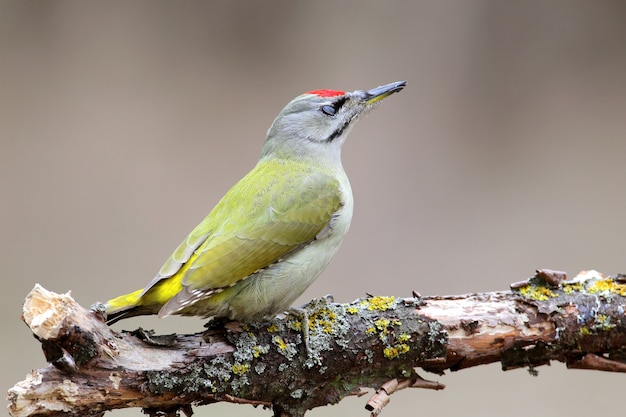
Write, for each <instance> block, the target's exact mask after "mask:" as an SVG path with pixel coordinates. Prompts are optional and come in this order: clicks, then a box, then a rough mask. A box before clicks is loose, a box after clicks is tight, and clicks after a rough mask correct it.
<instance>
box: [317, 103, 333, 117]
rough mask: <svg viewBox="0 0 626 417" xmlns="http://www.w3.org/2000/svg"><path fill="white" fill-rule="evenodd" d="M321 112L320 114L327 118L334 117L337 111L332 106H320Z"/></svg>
mask: <svg viewBox="0 0 626 417" xmlns="http://www.w3.org/2000/svg"><path fill="white" fill-rule="evenodd" d="M320 110H322V113H324V114H325V115H327V116H334V115H335V113H337V109H336V108H335V107H334V106H329V105H326V106H322V108H321V109H320Z"/></svg>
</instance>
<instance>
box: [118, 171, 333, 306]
mask: <svg viewBox="0 0 626 417" xmlns="http://www.w3.org/2000/svg"><path fill="white" fill-rule="evenodd" d="M341 206H342V198H341V190H340V184H339V182H338V181H337V179H336V178H334V177H333V176H332V175H331V174H329V173H326V172H323V171H322V170H320V168H319V167H315V166H313V165H311V164H310V163H305V162H296V161H291V160H281V159H270V160H261V161H260V162H259V163H258V164H257V166H256V167H255V168H254V169H253V170H252V171H250V172H249V173H248V175H246V176H245V177H244V178H242V179H241V180H240V181H239V182H238V183H237V184H236V185H235V186H234V187H233V188H231V189H230V191H228V193H227V194H226V195H225V196H224V197H223V198H222V199H221V200H220V202H219V203H218V204H217V205H216V206H215V208H214V209H213V210H212V211H211V212H210V213H209V215H208V216H207V217H206V218H205V219H204V220H203V221H202V222H201V223H200V224H199V225H198V226H196V228H195V229H194V230H193V231H192V232H191V233H190V234H189V235H188V236H187V238H186V239H185V240H184V241H183V242H182V243H181V244H180V245H179V246H178V248H177V249H176V250H175V251H174V253H173V254H172V255H171V256H170V257H169V259H168V260H167V261H166V262H165V264H164V265H163V267H162V268H161V270H160V271H159V274H158V275H157V276H156V277H155V279H153V280H152V282H150V283H149V284H148V285H147V286H146V288H145V289H144V290H142V291H140V294H138V292H135V293H132V294H129V295H128V296H122V297H118V298H117V299H113V300H111V301H109V302H108V306H109V310H110V312H111V313H114V312H115V311H117V309H122V310H123V309H126V308H128V303H129V301H131V300H129V298H128V297H129V296H131V295H133V294H134V296H135V298H136V301H135V302H134V303H133V304H135V306H137V307H143V308H142V309H140V310H142V311H141V314H146V312H147V311H148V310H149V311H150V312H152V313H153V314H154V313H157V312H159V315H168V314H172V313H175V312H177V311H178V310H179V309H181V308H182V307H184V306H185V305H186V303H189V302H190V301H192V300H193V301H195V300H194V299H195V298H204V297H210V295H211V294H214V293H218V292H220V291H222V290H224V289H226V288H229V287H231V286H234V285H236V284H237V283H238V282H240V281H242V280H244V279H245V278H247V277H249V276H250V275H251V274H253V273H255V272H257V271H258V270H260V269H262V268H266V267H268V266H269V265H272V264H274V263H276V262H278V261H279V260H280V259H281V258H283V257H284V256H286V255H287V254H289V253H290V252H292V251H294V250H296V249H298V248H300V247H302V246H303V245H307V244H309V243H310V242H312V241H313V240H315V238H316V235H318V234H319V233H320V232H322V231H323V230H324V228H326V227H328V226H329V224H330V222H331V219H332V217H333V215H334V214H335V213H337V211H338V210H339V209H340V208H341ZM196 290H198V291H196ZM138 295H140V296H138ZM131 298H132V297H131ZM198 303H202V301H199V302H198ZM163 306H165V307H163ZM198 309H202V307H201V306H195V307H194V308H193V311H194V313H193V314H195V312H196V311H197V310H198Z"/></svg>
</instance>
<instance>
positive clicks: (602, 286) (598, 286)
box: [587, 279, 626, 297]
mask: <svg viewBox="0 0 626 417" xmlns="http://www.w3.org/2000/svg"><path fill="white" fill-rule="evenodd" d="M587 291H589V293H591V294H597V293H599V292H611V293H615V294H619V295H621V296H622V297H626V284H618V283H617V282H615V281H613V280H612V279H601V280H598V281H595V282H593V283H592V284H591V285H589V287H587Z"/></svg>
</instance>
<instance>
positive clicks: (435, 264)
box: [0, 0, 626, 417]
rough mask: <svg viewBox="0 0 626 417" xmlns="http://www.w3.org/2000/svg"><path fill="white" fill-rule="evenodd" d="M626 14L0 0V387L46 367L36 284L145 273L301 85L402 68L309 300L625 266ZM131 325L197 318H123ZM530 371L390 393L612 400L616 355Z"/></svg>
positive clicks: (588, 5) (88, 299)
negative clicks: (27, 299) (35, 309)
mask: <svg viewBox="0 0 626 417" xmlns="http://www.w3.org/2000/svg"><path fill="white" fill-rule="evenodd" d="M624 22H626V3H624V2H620V1H613V2H610V1H596V2H584V1H552V2H543V3H542V2H526V1H518V2H500V1H495V0H494V1H480V0H473V1H470V0H468V1H463V2H461V1H456V2H455V1H441V0H438V1H434V0H433V1H421V2H417V1H416V2H412V3H411V2H402V1H389V0H388V1H384V2H381V1H372V2H336V1H316V2H305V1H278V2H244V1H230V2H158V1H151V2H118V1H111V2H99V3H96V2H65V1H56V2H30V1H10V2H7V1H2V3H1V4H0V83H1V84H0V95H1V97H2V100H0V129H1V130H0V171H1V178H0V187H1V188H0V193H1V194H0V195H1V198H2V205H1V208H0V210H1V213H2V215H1V217H0V228H1V233H0V253H1V255H0V256H1V257H2V258H1V259H0V261H1V262H2V266H3V271H2V274H1V276H2V282H3V284H4V287H3V288H4V292H5V295H6V297H4V302H3V303H2V304H1V306H0V308H1V312H2V315H1V317H2V329H3V334H4V335H5V339H4V340H5V342H4V343H2V344H1V345H0V349H1V353H2V354H1V355H0V356H1V358H2V359H1V360H2V361H3V363H2V375H1V376H0V378H1V380H2V384H1V386H2V389H3V390H5V391H6V389H8V388H9V387H10V386H12V385H13V384H14V383H15V382H17V381H19V380H22V379H23V378H24V376H25V375H26V373H27V372H28V371H29V369H31V368H36V367H42V366H44V365H45V362H44V359H43V355H42V354H41V352H40V349H39V344H38V343H37V342H36V341H35V340H33V339H32V336H31V335H30V333H29V331H28V329H27V328H26V326H24V324H23V323H22V322H21V321H20V319H19V316H20V311H21V305H22V300H23V299H24V296H25V295H26V294H27V293H28V291H29V290H30V289H31V288H32V287H33V285H34V284H35V283H36V282H39V283H41V284H42V285H44V286H45V287H46V288H48V289H50V290H54V291H57V292H64V291H67V290H72V294H73V295H74V297H75V298H76V299H77V300H78V301H79V302H80V303H82V304H83V305H85V306H88V305H90V304H92V303H93V302H95V301H97V300H106V299H108V298H110V297H112V296H115V295H118V294H120V293H122V292H128V291H130V290H134V289H137V288H139V287H142V286H143V285H144V284H145V283H147V282H148V281H149V280H150V279H151V278H152V277H153V275H154V274H155V272H156V271H157V270H158V269H159V268H160V266H161V263H162V262H163V261H164V260H165V258H166V257H167V256H168V255H169V253H170V251H171V250H173V249H174V248H175V246H176V245H177V244H178V243H179V241H180V240H181V239H182V238H183V237H184V236H185V235H186V233H187V232H188V231H189V230H191V228H192V227H193V226H195V225H196V223H197V222H199V221H200V220H201V219H202V218H203V217H204V215H205V214H206V213H207V212H208V211H209V209H210V208H211V207H212V206H213V205H214V204H215V203H216V202H217V200H218V199H219V198H220V197H221V196H222V194H223V193H224V192H225V191H226V190H227V189H228V188H229V187H230V186H231V185H232V184H234V183H235V181H237V180H238V179H239V178H240V177H241V176H243V175H244V174H245V173H246V172H247V171H248V170H249V169H250V168H251V167H252V166H253V165H254V164H255V162H256V159H257V156H258V154H259V151H260V147H261V143H262V141H263V139H264V135H265V132H266V130H267V128H268V127H269V125H270V123H271V122H272V120H273V118H274V116H275V115H276V114H277V113H278V112H279V110H280V109H281V108H282V107H283V106H284V105H285V104H286V103H287V102H288V101H289V100H290V99H291V98H293V97H294V96H296V95H298V94H300V93H302V92H304V91H308V90H311V89H317V88H333V89H346V90H353V89H367V88H372V87H375V86H378V85H380V84H383V83H387V82H391V81H396V80H402V79H406V80H408V82H409V84H408V87H407V88H406V89H405V90H404V91H403V92H402V93H401V94H399V95H396V96H393V97H392V98H390V99H389V100H386V101H385V103H383V104H382V105H381V106H380V107H379V108H378V109H377V110H376V111H375V112H374V113H372V114H371V115H370V116H369V117H368V118H366V119H364V120H362V121H361V122H360V123H359V126H357V127H356V128H355V129H354V131H353V133H352V134H351V137H350V138H349V140H348V143H347V144H346V146H345V148H344V165H345V168H346V171H347V172H348V174H349V175H350V178H351V181H352V185H353V190H354V195H355V204H356V207H355V215H354V220H353V224H352V229H351V231H350V233H349V235H348V237H347V239H346V241H345V242H344V246H343V248H342V250H341V251H340V253H339V255H338V256H337V257H336V258H335V260H334V261H333V263H332V264H331V266H330V267H329V268H328V269H327V270H326V272H325V273H324V274H323V275H322V277H321V278H320V279H319V280H318V281H317V282H316V283H315V284H314V285H313V286H312V287H311V288H310V289H309V290H308V291H307V292H306V293H305V294H304V296H303V297H302V299H301V300H300V301H301V302H302V303H303V302H305V301H307V300H308V299H310V298H313V297H318V296H321V295H324V294H327V293H332V294H334V296H335V299H336V300H337V301H341V302H345V301H351V300H353V299H355V298H357V297H360V296H362V295H363V294H364V293H365V292H370V293H374V294H393V295H398V296H408V295H409V294H410V293H411V290H418V291H419V292H421V293H422V294H429V295H430V294H456V293H466V292H474V291H488V290H500V289H507V288H508V284H509V283H510V282H513V281H518V280H521V279H524V278H526V277H528V276H530V275H531V274H532V273H533V271H534V270H535V269H536V268H540V267H546V268H555V269H562V270H566V271H568V272H569V273H570V274H575V273H576V272H578V271H579V270H582V269H598V270H600V271H602V272H605V273H617V272H626V259H625V258H624V246H625V243H624V236H626V221H625V220H624V215H625V213H626V191H625V189H624V183H625V180H626V164H625V160H626V137H625V136H626V43H625V40H626V24H624ZM139 325H142V326H144V327H154V328H156V329H157V330H159V331H161V332H172V331H180V332H184V331H196V330H198V329H200V328H201V325H202V321H200V320H197V319H185V318H170V319H167V320H163V321H157V320H156V319H154V318H138V319H132V320H128V321H126V322H121V323H119V324H118V325H116V327H118V328H135V327H136V326H139ZM539 371H540V373H539V377H538V378H533V377H530V376H529V375H528V373H527V372H526V370H524V369H520V370H515V371H510V372H501V371H500V368H499V366H498V365H493V366H486V367H481V368H479V369H470V370H465V371H463V372H458V373H454V374H448V375H446V376H443V377H437V376H433V375H425V376H427V377H432V378H435V379H437V380H439V381H441V382H443V383H445V384H447V385H448V387H447V389H446V390H444V391H442V392H426V391H420V390H414V391H405V392H401V393H399V394H397V395H394V396H393V399H392V403H391V404H390V405H389V406H388V407H387V409H386V410H385V411H384V413H385V415H387V416H399V415H405V414H406V413H407V412H413V411H415V410H418V411H419V413H420V414H428V415H442V416H446V415H464V416H500V415H503V414H506V415H507V416H509V417H514V416H525V415H527V414H528V413H529V411H530V410H533V411H532V412H533V414H536V415H568V416H571V417H575V416H586V415H589V414H590V413H597V412H598V411H601V413H602V415H603V416H622V415H623V412H624V411H623V406H622V405H621V401H620V400H621V397H622V396H623V391H624V390H623V388H624V376H623V375H613V374H603V373H598V372H591V371H574V370H569V371H568V370H566V369H565V367H564V366H562V365H560V364H554V365H553V366H551V367H542V368H539ZM364 403H365V399H363V398H361V399H347V400H345V401H343V402H342V403H341V404H339V405H337V406H334V407H327V408H322V409H317V410H314V411H313V412H311V413H310V414H309V415H312V416H343V415H355V416H358V415H367V413H366V412H365V410H363V405H364ZM195 411H196V414H195V415H197V416H209V415H218V414H219V413H222V414H223V413H227V415H233V416H235V415H250V416H252V415H255V416H256V415H258V416H268V415H270V412H269V411H264V410H260V409H253V408H251V407H249V406H229V405H216V406H208V407H200V408H197V409H196V410H195ZM140 413H141V412H140V410H138V409H135V410H125V411H120V412H116V413H112V415H115V416H139V415H141V414H140Z"/></svg>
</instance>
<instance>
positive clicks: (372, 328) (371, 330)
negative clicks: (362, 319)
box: [365, 327, 376, 336]
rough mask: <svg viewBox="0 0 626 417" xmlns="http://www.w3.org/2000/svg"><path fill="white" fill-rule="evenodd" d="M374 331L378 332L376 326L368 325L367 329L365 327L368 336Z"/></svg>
mask: <svg viewBox="0 0 626 417" xmlns="http://www.w3.org/2000/svg"><path fill="white" fill-rule="evenodd" d="M374 333H376V327H368V328H367V329H365V334H366V335H368V336H371V335H373V334H374Z"/></svg>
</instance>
